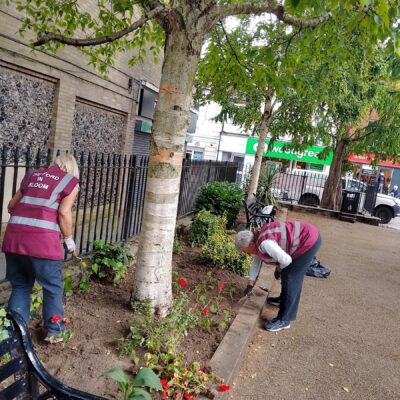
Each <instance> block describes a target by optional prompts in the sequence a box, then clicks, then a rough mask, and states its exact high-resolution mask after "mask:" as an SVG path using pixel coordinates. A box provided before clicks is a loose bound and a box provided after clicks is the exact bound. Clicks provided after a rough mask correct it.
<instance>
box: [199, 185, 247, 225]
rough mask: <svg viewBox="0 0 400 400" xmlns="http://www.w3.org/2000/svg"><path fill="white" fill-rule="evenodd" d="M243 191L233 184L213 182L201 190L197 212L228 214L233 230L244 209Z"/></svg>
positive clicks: (229, 223)
mask: <svg viewBox="0 0 400 400" xmlns="http://www.w3.org/2000/svg"><path fill="white" fill-rule="evenodd" d="M242 200H243V190H242V189H241V188H240V186H239V185H236V183H232V182H211V183H207V184H206V185H204V186H203V187H202V188H201V191H200V194H199V196H198V197H197V199H196V204H195V212H199V211H200V210H203V209H204V210H208V211H210V212H211V213H212V214H215V215H224V214H226V216H227V220H228V227H229V228H232V227H233V225H234V223H235V221H236V217H237V215H238V213H239V210H240V209H241V207H242Z"/></svg>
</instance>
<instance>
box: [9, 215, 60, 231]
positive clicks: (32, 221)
mask: <svg viewBox="0 0 400 400" xmlns="http://www.w3.org/2000/svg"><path fill="white" fill-rule="evenodd" d="M8 223H9V224H19V225H29V226H35V227H36V228H43V229H50V230H52V231H57V232H60V227H59V226H58V224H56V223H54V222H50V221H45V220H42V219H37V218H27V217H16V216H14V217H11V218H10V220H9V221H8Z"/></svg>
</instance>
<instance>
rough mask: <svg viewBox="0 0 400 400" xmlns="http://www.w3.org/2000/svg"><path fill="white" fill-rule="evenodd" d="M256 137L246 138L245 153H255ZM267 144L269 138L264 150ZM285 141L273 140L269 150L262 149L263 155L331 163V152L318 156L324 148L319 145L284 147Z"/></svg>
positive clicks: (316, 162)
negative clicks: (323, 156)
mask: <svg viewBox="0 0 400 400" xmlns="http://www.w3.org/2000/svg"><path fill="white" fill-rule="evenodd" d="M257 144H258V139H256V138H248V139H247V145H246V154H256V150H257ZM268 144H269V140H266V141H265V150H267V148H268ZM285 144H287V143H285V142H274V143H273V144H272V149H271V151H264V154H263V155H264V156H265V157H271V158H283V159H286V160H296V161H303V162H307V163H313V164H323V165H330V164H332V157H333V153H332V152H330V153H329V154H328V156H327V157H326V158H325V159H323V160H320V159H319V158H318V155H319V153H321V152H322V151H323V150H324V148H323V147H320V146H310V147H307V148H306V149H305V150H295V149H285V148H284V146H285Z"/></svg>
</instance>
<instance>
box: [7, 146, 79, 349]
mask: <svg viewBox="0 0 400 400" xmlns="http://www.w3.org/2000/svg"><path fill="white" fill-rule="evenodd" d="M78 177H79V170H78V165H77V163H76V160H75V158H74V157H73V156H72V155H70V154H62V155H60V156H57V157H56V159H55V162H54V165H52V166H50V167H49V168H41V169H38V170H34V171H28V172H27V173H26V175H25V176H24V178H23V179H22V182H21V187H20V189H19V190H18V191H17V192H16V193H15V195H14V197H13V198H12V199H11V200H10V202H9V203H8V212H9V213H10V215H11V216H10V220H9V221H8V224H7V229H6V232H5V234H4V239H3V246H2V251H3V252H4V253H5V254H6V265H7V274H6V277H7V279H8V280H9V281H10V283H11V287H12V292H11V296H10V299H9V301H8V309H9V310H12V311H16V312H18V313H19V314H20V315H21V316H22V318H23V319H24V321H25V322H26V323H27V324H28V323H29V317H30V296H31V293H32V288H33V285H34V283H35V280H36V281H37V282H38V284H39V285H40V286H41V287H42V288H43V321H44V325H45V328H46V330H47V335H46V337H45V340H46V341H47V342H51V343H54V342H58V341H61V340H62V337H61V335H60V333H62V332H63V331H64V325H63V306H62V295H63V284H62V276H61V267H62V260H63V258H64V252H63V248H62V244H61V235H62V236H63V239H64V247H65V248H66V250H67V251H68V253H71V254H75V255H76V246H75V243H74V240H73V238H72V206H73V204H74V201H75V198H76V195H77V193H78V190H79V179H78Z"/></svg>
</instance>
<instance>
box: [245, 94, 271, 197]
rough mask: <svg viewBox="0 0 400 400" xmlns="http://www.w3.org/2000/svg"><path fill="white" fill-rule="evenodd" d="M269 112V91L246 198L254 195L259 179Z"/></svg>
mask: <svg viewBox="0 0 400 400" xmlns="http://www.w3.org/2000/svg"><path fill="white" fill-rule="evenodd" d="M271 114H272V96H271V93H267V95H266V97H265V102H264V113H263V115H262V120H261V127H260V136H259V139H258V144H257V151H256V155H255V157H254V165H253V169H252V172H251V180H250V185H249V191H248V193H247V200H250V199H252V198H253V197H254V196H253V194H255V193H257V186H258V181H259V179H260V169H261V162H262V157H263V154H264V149H265V139H266V137H267V133H268V126H269V121H270V119H271Z"/></svg>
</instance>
